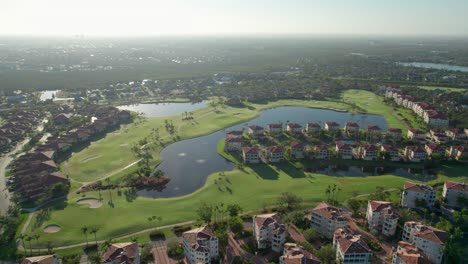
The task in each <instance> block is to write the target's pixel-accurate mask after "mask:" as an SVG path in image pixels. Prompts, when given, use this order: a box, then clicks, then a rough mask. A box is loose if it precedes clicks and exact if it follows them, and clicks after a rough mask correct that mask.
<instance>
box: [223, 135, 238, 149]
mask: <svg viewBox="0 0 468 264" xmlns="http://www.w3.org/2000/svg"><path fill="white" fill-rule="evenodd" d="M224 143H225V144H224V149H225V150H226V151H241V150H242V139H241V138H237V137H228V138H226V139H225V140H224Z"/></svg>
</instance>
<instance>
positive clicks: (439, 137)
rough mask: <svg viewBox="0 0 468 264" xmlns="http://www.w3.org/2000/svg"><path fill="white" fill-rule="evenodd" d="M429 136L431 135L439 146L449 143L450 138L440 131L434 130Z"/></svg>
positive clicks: (430, 131)
mask: <svg viewBox="0 0 468 264" xmlns="http://www.w3.org/2000/svg"><path fill="white" fill-rule="evenodd" d="M429 134H430V135H431V139H432V140H433V141H434V142H436V143H437V144H444V143H447V142H448V141H449V137H447V135H446V134H445V133H443V132H442V131H441V130H439V129H435V128H432V129H431V130H429Z"/></svg>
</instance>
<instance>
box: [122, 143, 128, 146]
mask: <svg viewBox="0 0 468 264" xmlns="http://www.w3.org/2000/svg"><path fill="white" fill-rule="evenodd" d="M120 146H121V147H126V146H128V143H123V144H120Z"/></svg>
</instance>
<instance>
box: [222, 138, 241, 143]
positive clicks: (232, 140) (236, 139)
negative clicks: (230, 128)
mask: <svg viewBox="0 0 468 264" xmlns="http://www.w3.org/2000/svg"><path fill="white" fill-rule="evenodd" d="M226 142H242V139H240V138H235V137H231V138H226Z"/></svg>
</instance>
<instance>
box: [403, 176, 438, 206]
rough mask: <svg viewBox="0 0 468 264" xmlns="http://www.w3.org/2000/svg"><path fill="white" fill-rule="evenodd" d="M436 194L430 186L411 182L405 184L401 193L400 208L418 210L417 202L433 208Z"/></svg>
mask: <svg viewBox="0 0 468 264" xmlns="http://www.w3.org/2000/svg"><path fill="white" fill-rule="evenodd" d="M435 198H436V192H435V191H434V189H433V188H432V187H431V186H428V185H425V184H419V183H413V182H405V184H404V185H403V192H402V193H401V206H403V207H407V208H418V205H417V201H420V202H421V203H425V204H426V205H427V206H428V207H433V206H434V202H435Z"/></svg>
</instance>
